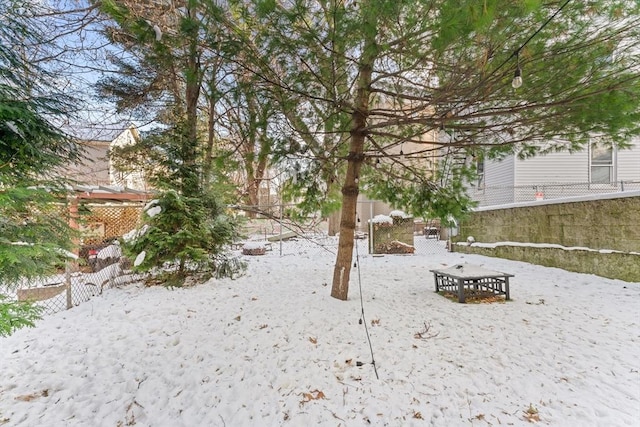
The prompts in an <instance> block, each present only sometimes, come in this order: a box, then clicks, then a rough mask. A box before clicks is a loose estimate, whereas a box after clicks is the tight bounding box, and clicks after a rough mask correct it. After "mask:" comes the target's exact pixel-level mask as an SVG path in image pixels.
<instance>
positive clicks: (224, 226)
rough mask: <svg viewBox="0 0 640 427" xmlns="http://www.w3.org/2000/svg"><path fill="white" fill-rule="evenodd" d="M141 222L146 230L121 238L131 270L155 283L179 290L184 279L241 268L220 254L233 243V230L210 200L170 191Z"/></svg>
mask: <svg viewBox="0 0 640 427" xmlns="http://www.w3.org/2000/svg"><path fill="white" fill-rule="evenodd" d="M149 212H152V213H153V215H149ZM143 219H144V224H143V225H142V227H141V229H144V230H145V231H144V232H135V233H129V235H128V236H127V237H128V239H123V248H124V250H125V252H126V253H127V255H128V256H129V258H130V259H135V262H134V269H135V270H138V271H146V272H154V273H155V274H154V276H156V277H155V278H156V279H158V280H159V281H164V282H165V283H166V284H167V285H170V286H180V285H182V284H183V283H184V280H185V278H186V277H187V276H193V275H197V276H201V277H202V278H203V279H207V278H209V277H211V276H216V277H221V276H231V277H232V276H233V275H235V274H238V273H240V272H241V271H242V270H243V269H244V264H243V263H242V262H241V261H240V260H239V259H238V258H235V257H231V256H229V255H228V254H227V253H226V249H225V247H227V246H228V245H229V244H230V243H231V242H232V241H234V240H235V239H236V238H237V236H238V226H237V224H236V222H235V220H234V219H233V218H231V217H229V216H227V215H225V214H224V212H223V207H222V206H220V205H219V204H218V203H217V202H216V200H215V199H214V198H213V197H211V196H202V197H198V198H196V197H187V196H184V195H181V194H178V193H177V192H176V191H173V190H169V191H167V192H165V193H163V194H162V196H160V197H159V198H158V200H157V201H156V202H155V203H154V204H153V206H150V207H149V209H147V210H146V211H145V214H144V218H143ZM142 254H144V255H142ZM158 276H159V277H158Z"/></svg>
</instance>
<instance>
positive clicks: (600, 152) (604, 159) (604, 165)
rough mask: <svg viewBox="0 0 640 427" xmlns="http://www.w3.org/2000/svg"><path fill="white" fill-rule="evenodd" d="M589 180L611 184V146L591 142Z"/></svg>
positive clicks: (612, 177) (612, 175)
mask: <svg viewBox="0 0 640 427" xmlns="http://www.w3.org/2000/svg"><path fill="white" fill-rule="evenodd" d="M590 159H591V168H590V181H591V183H593V184H611V183H612V182H613V181H614V153H613V148H612V147H604V146H601V145H598V144H591V158H590Z"/></svg>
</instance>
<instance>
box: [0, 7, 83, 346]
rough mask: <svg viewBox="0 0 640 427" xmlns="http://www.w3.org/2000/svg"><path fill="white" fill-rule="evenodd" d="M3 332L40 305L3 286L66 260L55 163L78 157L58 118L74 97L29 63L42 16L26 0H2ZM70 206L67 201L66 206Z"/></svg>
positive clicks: (29, 320) (67, 237)
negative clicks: (34, 15)
mask: <svg viewBox="0 0 640 427" xmlns="http://www.w3.org/2000/svg"><path fill="white" fill-rule="evenodd" d="M0 18H1V20H2V22H3V25H2V26H0V335H3V334H10V333H11V332H12V331H13V330H15V329H16V328H18V327H22V326H32V325H33V321H34V320H35V319H36V318H37V314H38V310H37V308H36V307H34V306H32V305H31V304H30V303H28V302H26V303H25V302H14V301H11V300H9V299H8V298H7V297H6V296H3V295H2V292H8V291H10V290H12V289H14V288H15V287H16V286H17V285H18V284H19V283H21V282H22V281H24V280H30V279H33V278H36V277H41V276H44V275H47V274H51V273H53V272H55V271H56V268H59V267H61V266H62V265H63V264H64V261H65V258H66V255H65V250H68V249H71V245H72V239H71V236H72V231H71V229H70V228H69V226H68V224H67V222H66V221H65V219H64V218H65V216H64V215H61V208H60V201H61V200H63V201H64V200H65V196H66V193H65V190H64V188H63V187H62V186H61V185H60V184H61V183H60V182H57V180H56V179H55V178H54V176H55V174H54V171H55V168H57V167H59V166H61V165H62V164H64V163H66V162H68V161H74V160H77V159H78V158H79V156H80V152H79V150H78V147H77V146H76V145H75V144H74V142H73V141H72V140H71V139H70V138H69V136H68V135H65V134H64V133H63V132H61V131H60V130H59V129H58V128H57V127H56V126H55V125H54V124H53V122H52V120H55V119H56V118H60V117H65V116H66V115H67V113H68V111H69V106H70V103H69V99H68V98H67V97H65V96H64V94H61V93H59V92H58V91H57V90H56V89H55V88H54V86H53V85H52V84H51V81H52V78H53V77H55V76H51V75H49V74H48V73H47V72H46V71H45V70H43V69H42V68H40V67H38V66H37V65H35V64H33V63H31V62H29V60H28V59H27V58H29V54H30V53H31V52H32V50H34V49H36V48H38V47H40V46H41V43H42V41H41V40H42V39H41V37H40V36H41V34H40V32H39V31H38V28H39V27H38V26H37V23H36V22H34V21H33V20H32V19H31V17H30V16H29V9H28V7H27V5H25V3H24V2H22V1H8V2H2V3H0ZM63 209H64V208H63Z"/></svg>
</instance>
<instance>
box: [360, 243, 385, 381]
mask: <svg viewBox="0 0 640 427" xmlns="http://www.w3.org/2000/svg"><path fill="white" fill-rule="evenodd" d="M355 246H356V268H357V269H358V288H359V290H360V308H361V310H362V324H363V325H364V330H365V332H366V334H367V341H368V342H369V351H370V352H371V364H372V365H373V371H374V372H375V373H376V379H378V380H379V379H380V377H379V376H378V368H377V367H376V359H375V358H374V357H373V346H372V345H371V337H370V336H369V328H368V327H367V320H366V319H365V317H364V302H363V299H362V279H361V277H360V254H359V252H358V239H355Z"/></svg>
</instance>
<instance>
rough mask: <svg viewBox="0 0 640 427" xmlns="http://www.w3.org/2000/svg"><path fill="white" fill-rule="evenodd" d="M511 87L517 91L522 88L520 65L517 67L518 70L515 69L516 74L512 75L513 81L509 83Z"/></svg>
mask: <svg viewBox="0 0 640 427" xmlns="http://www.w3.org/2000/svg"><path fill="white" fill-rule="evenodd" d="M511 86H512V87H513V88H514V89H518V88H519V87H520V86H522V70H521V69H520V65H518V68H516V72H515V74H514V75H513V80H512V81H511Z"/></svg>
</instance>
